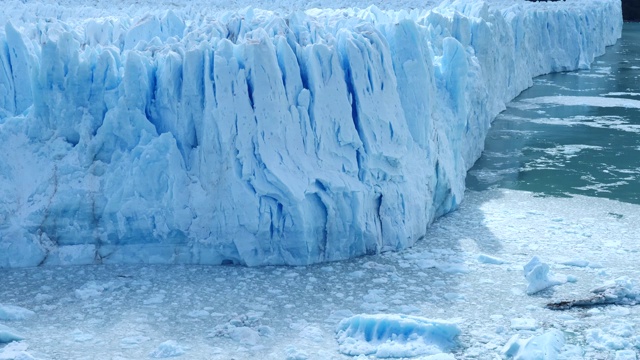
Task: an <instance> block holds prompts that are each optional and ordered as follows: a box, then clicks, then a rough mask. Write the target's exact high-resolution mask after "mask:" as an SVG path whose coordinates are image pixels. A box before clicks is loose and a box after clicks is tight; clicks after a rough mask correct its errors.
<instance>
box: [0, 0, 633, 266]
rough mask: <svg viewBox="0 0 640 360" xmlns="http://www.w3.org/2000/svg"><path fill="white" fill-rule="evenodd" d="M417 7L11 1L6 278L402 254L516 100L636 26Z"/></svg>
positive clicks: (545, 10)
mask: <svg viewBox="0 0 640 360" xmlns="http://www.w3.org/2000/svg"><path fill="white" fill-rule="evenodd" d="M403 4H404V3H403ZM404 5H407V4H404ZM416 5H417V6H416V7H414V8H412V7H410V6H406V8H404V9H397V8H384V7H383V8H379V7H375V6H371V7H368V8H364V9H360V8H357V7H346V8H336V9H328V8H322V9H317V8H314V9H306V10H303V9H295V8H293V9H290V10H289V11H288V12H281V11H273V10H260V9H255V8H244V9H238V10H229V11H224V10H220V9H207V8H206V7H196V6H192V7H185V8H175V9H171V10H166V9H162V8H160V9H157V8H153V7H151V6H149V7H143V8H142V9H133V7H130V8H114V9H112V10H111V11H100V10H99V9H98V10H96V9H89V8H83V11H80V12H78V13H79V15H77V16H75V17H74V16H73V15H72V14H73V13H74V11H73V10H70V8H68V7H65V6H64V5H61V6H53V5H47V4H42V3H26V2H25V3H23V2H22V1H13V2H12V1H9V4H8V6H7V8H8V9H11V10H10V11H6V12H4V13H3V14H0V25H2V26H1V28H2V29H1V30H0V49H1V51H0V151H1V152H2V153H3V156H2V157H1V158H0V268H2V267H4V268H6V267H24V266H36V265H40V264H44V265H61V264H92V263H105V264H106V263H194V264H243V265H248V266H259V265H278V264H287V265H307V264H313V263H318V262H324V261H335V260H341V259H347V258H351V257H355V256H359V255H364V254H373V253H379V252H383V251H389V250H399V249H403V248H406V247H408V246H411V245H412V244H414V243H415V242H416V241H418V240H420V239H422V238H423V237H424V235H425V233H426V229H427V228H428V226H429V225H430V224H431V223H432V222H433V220H434V219H436V218H437V217H439V216H442V215H444V214H446V213H448V212H450V211H452V210H454V209H456V207H457V206H458V205H459V203H460V202H461V201H462V198H463V195H464V180H465V176H466V171H467V170H468V169H469V168H470V167H471V165H472V164H473V163H474V162H475V160H476V159H477V158H478V157H479V156H480V153H481V151H482V148H483V143H484V138H485V135H486V133H487V131H488V129H489V127H490V124H491V120H492V119H493V118H494V117H495V116H496V115H497V114H498V113H499V112H500V111H502V110H503V109H504V108H505V103H507V102H508V101H510V100H511V99H513V98H514V97H515V96H517V95H518V94H519V93H520V92H521V91H522V90H524V89H525V88H527V87H529V86H531V84H532V78H533V77H535V76H537V75H541V74H545V73H549V72H557V71H569V70H575V69H584V68H588V67H589V65H590V63H591V62H592V61H593V60H594V58H595V56H597V55H600V54H602V53H604V49H605V46H606V45H611V44H613V43H615V41H616V40H617V39H618V38H619V37H620V34H621V29H622V14H621V5H620V1H619V0H590V1H578V0H568V1H566V2H554V3H544V4H543V3H529V2H525V1H497V0H496V1H471V0H447V1H444V2H442V3H441V4H439V5H437V6H433V7H428V6H424V7H420V6H419V5H418V4H416Z"/></svg>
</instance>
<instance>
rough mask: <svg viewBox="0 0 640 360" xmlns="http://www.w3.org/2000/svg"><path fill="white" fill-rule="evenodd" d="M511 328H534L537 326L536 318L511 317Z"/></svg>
mask: <svg viewBox="0 0 640 360" xmlns="http://www.w3.org/2000/svg"><path fill="white" fill-rule="evenodd" d="M511 328H512V329H515V330H535V329H537V328H538V324H537V323H536V319H531V318H515V319H511Z"/></svg>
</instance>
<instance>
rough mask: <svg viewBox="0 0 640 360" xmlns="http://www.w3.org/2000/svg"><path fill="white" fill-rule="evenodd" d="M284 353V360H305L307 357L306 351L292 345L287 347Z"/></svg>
mask: <svg viewBox="0 0 640 360" xmlns="http://www.w3.org/2000/svg"><path fill="white" fill-rule="evenodd" d="M285 355H286V356H287V357H286V360H307V359H308V358H309V355H308V354H307V353H306V352H304V351H302V350H299V349H297V348H295V347H293V346H291V347H288V348H287V350H285Z"/></svg>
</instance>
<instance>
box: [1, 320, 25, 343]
mask: <svg viewBox="0 0 640 360" xmlns="http://www.w3.org/2000/svg"><path fill="white" fill-rule="evenodd" d="M23 339H24V337H22V336H21V335H19V334H18V333H17V332H16V331H15V330H13V329H12V328H10V327H8V326H6V325H2V324H0V343H10V342H12V341H20V340H23Z"/></svg>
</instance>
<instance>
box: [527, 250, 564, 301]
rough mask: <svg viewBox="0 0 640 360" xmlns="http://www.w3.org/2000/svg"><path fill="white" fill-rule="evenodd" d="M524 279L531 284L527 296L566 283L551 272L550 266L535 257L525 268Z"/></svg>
mask: <svg viewBox="0 0 640 360" xmlns="http://www.w3.org/2000/svg"><path fill="white" fill-rule="evenodd" d="M524 277H525V278H526V279H527V281H528V282H529V285H528V286H527V295H532V294H535V293H537V292H539V291H542V290H544V289H547V288H550V287H552V286H556V285H560V284H563V283H565V282H566V279H564V281H563V280H562V279H559V278H557V277H555V276H553V274H551V273H550V272H549V265H547V264H545V263H543V262H541V261H540V258H538V257H537V256H534V257H533V258H532V259H531V261H529V263H528V264H527V265H525V266H524Z"/></svg>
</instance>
